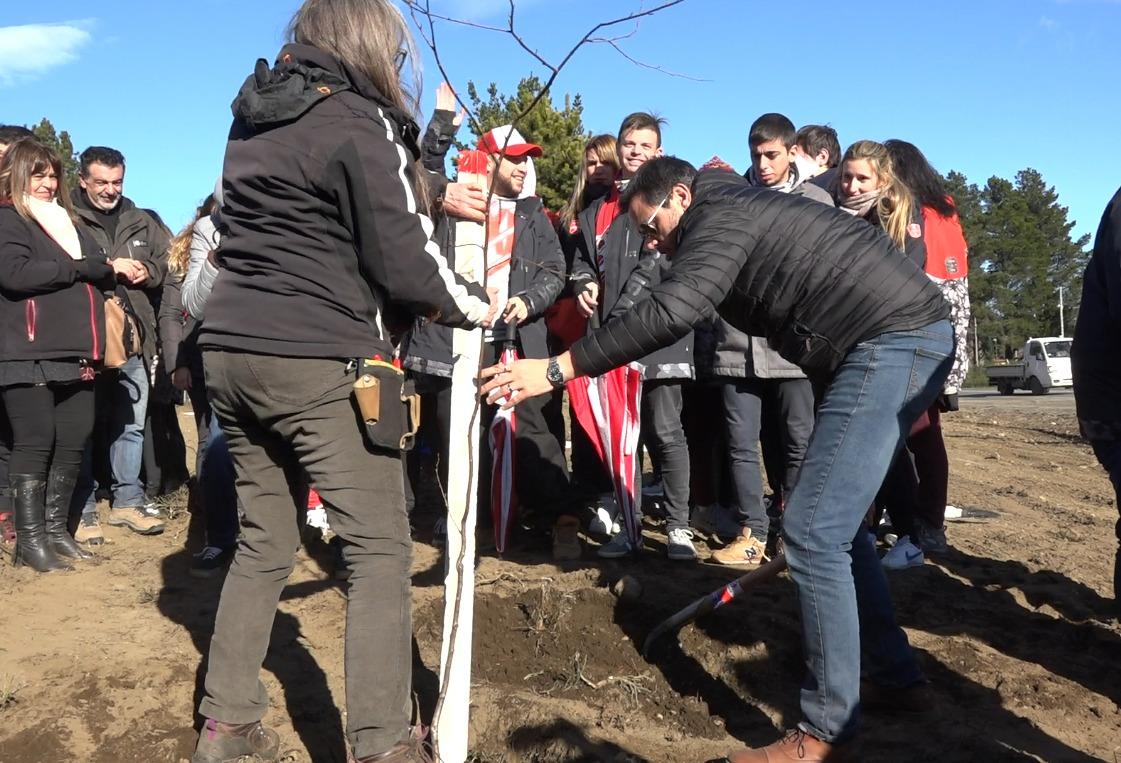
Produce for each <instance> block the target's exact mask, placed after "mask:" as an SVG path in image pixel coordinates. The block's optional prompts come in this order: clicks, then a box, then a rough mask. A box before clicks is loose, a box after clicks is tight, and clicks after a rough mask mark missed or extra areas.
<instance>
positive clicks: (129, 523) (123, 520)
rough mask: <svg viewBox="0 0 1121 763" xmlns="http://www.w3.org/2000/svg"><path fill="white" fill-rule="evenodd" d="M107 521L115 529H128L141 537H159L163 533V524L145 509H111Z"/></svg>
mask: <svg viewBox="0 0 1121 763" xmlns="http://www.w3.org/2000/svg"><path fill="white" fill-rule="evenodd" d="M105 521H106V522H107V523H108V524H110V525H112V526H113V527H127V528H128V529H130V530H132V531H133V532H134V533H139V534H140V535H159V534H160V533H162V532H163V522H161V521H160V520H159V519H157V518H156V517H154V516H151V515H149V514H147V513H146V512H145V511H144V510H143V509H140V508H137V507H132V506H130V507H128V508H123V509H109V519H107V520H105Z"/></svg>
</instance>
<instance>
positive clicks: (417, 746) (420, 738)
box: [347, 726, 436, 763]
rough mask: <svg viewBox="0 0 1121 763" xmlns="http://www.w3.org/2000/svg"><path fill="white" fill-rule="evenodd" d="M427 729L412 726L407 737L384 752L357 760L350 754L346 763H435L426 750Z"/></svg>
mask: <svg viewBox="0 0 1121 763" xmlns="http://www.w3.org/2000/svg"><path fill="white" fill-rule="evenodd" d="M427 737H428V729H427V728H426V727H424V726H413V728H412V731H411V732H410V733H409V735H408V736H407V737H406V738H405V739H403V740H402V741H400V742H398V743H397V744H395V745H393V746H392V747H390V748H389V749H388V750H386V751H385V752H379V753H378V754H377V755H371V756H369V757H366V758H357V757H355V756H354V753H353V752H351V753H350V755H349V757H348V758H347V763H436V759H435V758H434V757H433V756H432V753H431V752H429V750H428V743H427Z"/></svg>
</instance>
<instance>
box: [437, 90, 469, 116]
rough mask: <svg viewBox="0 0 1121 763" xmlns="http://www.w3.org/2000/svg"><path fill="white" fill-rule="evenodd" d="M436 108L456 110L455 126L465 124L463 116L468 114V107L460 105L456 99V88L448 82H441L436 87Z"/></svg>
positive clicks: (438, 109) (439, 109)
mask: <svg viewBox="0 0 1121 763" xmlns="http://www.w3.org/2000/svg"><path fill="white" fill-rule="evenodd" d="M436 110H437V111H454V112H455V116H454V117H453V118H452V126H453V127H459V126H460V125H461V124H463V118H464V117H466V116H467V109H464V108H461V107H460V106H459V104H458V102H457V101H456V99H455V90H454V89H453V88H452V86H451V85H449V84H448V83H447V82H441V83H440V86H439V87H438V88H436Z"/></svg>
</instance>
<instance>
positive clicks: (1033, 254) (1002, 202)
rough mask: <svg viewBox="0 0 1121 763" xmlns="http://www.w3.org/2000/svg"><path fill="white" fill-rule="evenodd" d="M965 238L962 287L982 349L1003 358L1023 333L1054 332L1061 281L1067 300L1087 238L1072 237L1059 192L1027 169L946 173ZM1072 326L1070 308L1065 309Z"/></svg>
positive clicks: (1077, 283) (1075, 289)
mask: <svg viewBox="0 0 1121 763" xmlns="http://www.w3.org/2000/svg"><path fill="white" fill-rule="evenodd" d="M947 186H948V188H949V190H950V192H951V194H952V195H953V196H954V198H955V200H957V202H958V211H959V215H960V217H961V220H962V227H963V229H964V231H965V235H966V240H967V241H968V243H969V258H970V277H969V292H970V301H971V303H972V307H973V313H974V315H975V317H976V319H977V329H978V333H979V334H980V337H981V350H982V352H984V353H985V354H988V355H989V356H990V357H1008V356H1009V355H1010V354H1011V353H1012V351H1013V350H1016V349H1019V348H1020V347H1021V346H1022V345H1023V343H1024V341H1025V340H1026V339H1027V338H1028V337H1030V336H1044V335H1054V334H1058V333H1059V326H1060V321H1059V294H1058V289H1059V287H1060V286H1061V287H1062V288H1063V290H1064V294H1065V296H1066V299H1067V302H1068V303H1070V302H1071V301H1073V300H1074V299H1075V298H1076V297H1075V295H1077V294H1078V293H1079V291H1080V289H1081V276H1082V271H1083V269H1084V268H1085V265H1086V257H1087V254H1086V247H1087V245H1088V244H1089V241H1090V237H1089V236H1082V237H1081V238H1079V239H1078V240H1077V241H1075V240H1073V239H1072V238H1071V230H1072V229H1073V227H1074V223H1073V222H1072V221H1070V220H1068V209H1067V207H1065V206H1062V205H1061V204H1059V197H1058V194H1057V193H1056V192H1055V189H1054V187H1053V186H1048V185H1047V184H1046V183H1045V182H1044V180H1043V176H1042V175H1040V174H1039V172H1037V171H1036V170H1033V169H1030V168H1029V169H1024V170H1021V171H1020V172H1018V173H1017V174H1016V179H1015V182H1012V181H1009V180H1007V179H1005V178H999V177H992V178H989V181H988V182H987V183H986V184H985V187H984V188H982V189H978V188H977V187H976V186H974V185H970V184H969V183H968V181H967V180H966V179H965V177H964V176H963V175H961V174H960V173H953V172H952V173H950V175H949V176H948V177H947ZM1064 318H1065V321H1066V323H1067V325H1073V320H1074V314H1073V311H1069V310H1068V311H1067V312H1066V314H1065V315H1064Z"/></svg>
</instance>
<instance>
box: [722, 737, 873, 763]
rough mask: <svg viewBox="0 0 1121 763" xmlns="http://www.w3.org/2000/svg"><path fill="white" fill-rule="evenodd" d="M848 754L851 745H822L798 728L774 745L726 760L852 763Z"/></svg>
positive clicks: (736, 753)
mask: <svg viewBox="0 0 1121 763" xmlns="http://www.w3.org/2000/svg"><path fill="white" fill-rule="evenodd" d="M851 752H853V749H852V745H851V744H848V745H845V746H843V747H840V746H837V745H832V744H829V742H823V741H821V740H820V739H818V738H817V737H815V736H812V735H810V734H807V733H806V732H804V731H802V730H801V729H791V730H790V731H788V732H786V736H784V737H783V738H782V739H780V740H778V741H777V742H772V743H771V744H769V745H767V746H766V747H759V748H756V749H752V750H740V751H739V752H734V753H732V754H731V755H729V756H728V757H727V758H726V760H727V761H728V763H795V762H797V763H845V762H846V761H852V760H855V758H854V757H853V756H852V755H851V754H850V753H851Z"/></svg>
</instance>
